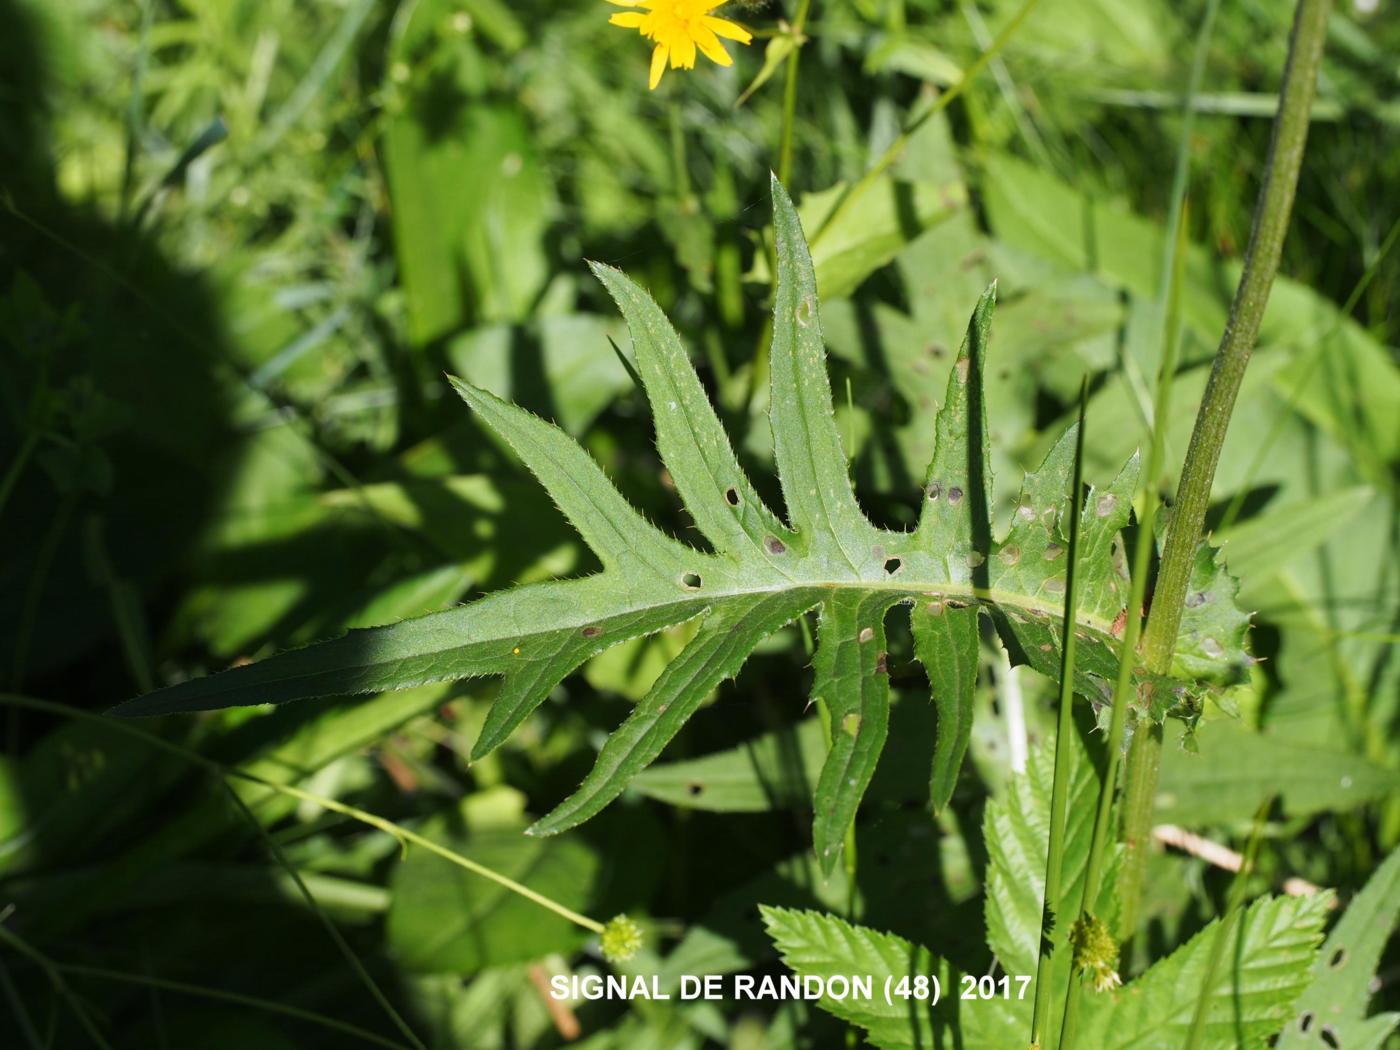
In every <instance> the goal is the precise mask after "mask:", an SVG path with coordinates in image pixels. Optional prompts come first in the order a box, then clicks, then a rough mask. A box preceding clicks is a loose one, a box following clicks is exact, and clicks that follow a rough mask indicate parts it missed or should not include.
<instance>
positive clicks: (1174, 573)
mask: <svg viewBox="0 0 1400 1050" xmlns="http://www.w3.org/2000/svg"><path fill="white" fill-rule="evenodd" d="M1331 6H1332V4H1331V0H1299V3H1298V9H1297V14H1296V15H1295V17H1294V22H1293V33H1292V36H1291V38H1290V40H1289V48H1288V61H1287V64H1286V65H1285V66H1284V73H1283V90H1282V92H1281V93H1280V104H1279V111H1278V116H1277V118H1276V119H1275V121H1274V130H1273V138H1272V141H1271V142H1270V144H1269V161H1268V169H1267V171H1266V173H1265V175H1264V185H1263V187H1262V188H1261V189H1260V193H1259V203H1258V206H1257V208H1256V209H1255V213H1254V225H1253V230H1252V231H1251V233H1250V238H1249V248H1248V250H1247V251H1246V253H1245V261H1244V272H1243V274H1242V275H1241V276H1240V283H1239V287H1238V288H1237V289H1236V292H1235V299H1234V302H1233V303H1232V304H1231V306H1230V316H1229V320H1228V321H1227V322H1226V324H1225V332H1224V334H1223V336H1222V337H1221V341H1220V348H1219V350H1218V351H1217V352H1216V356H1215V364H1214V365H1213V367H1212V368H1211V374H1210V380H1209V382H1208V383H1207V384H1206V391H1205V396H1204V397H1203V398H1202V400H1201V406H1200V409H1199V411H1198V413H1197V415H1196V426H1195V429H1194V430H1193V432H1192V434H1191V444H1190V446H1189V448H1188V449H1187V452H1186V462H1185V465H1184V467H1183V468H1182V473H1181V482H1180V484H1179V485H1178V487H1177V493H1176V506H1175V510H1174V512H1173V519H1172V523H1171V526H1170V528H1169V529H1168V531H1167V538H1166V544H1165V547H1164V550H1163V554H1162V563H1161V567H1160V570H1159V571H1158V574H1157V583H1156V588H1155V594H1154V596H1153V600H1152V612H1151V615H1150V616H1149V617H1148V621H1147V631H1146V635H1145V637H1144V639H1143V657H1144V662H1145V664H1146V666H1147V669H1148V670H1149V671H1152V672H1155V673H1158V674H1165V673H1167V672H1169V671H1170V670H1171V665H1172V656H1173V653H1174V652H1175V650H1176V636H1177V631H1178V630H1179V628H1180V626H1181V612H1182V608H1183V606H1184V603H1185V600H1186V587H1187V583H1188V582H1189V580H1190V577H1191V566H1192V563H1193V562H1194V560H1195V551H1196V545H1197V543H1198V541H1199V540H1200V536H1201V531H1202V527H1203V525H1204V523H1205V516H1206V510H1207V508H1208V507H1209V504H1210V490H1211V485H1212V483H1213V482H1214V480H1215V468H1216V466H1217V464H1218V463H1219V462H1220V450H1221V447H1222V446H1223V445H1224V443H1225V433H1226V430H1227V429H1228V428H1229V425H1230V414H1231V412H1232V411H1233V410H1234V406H1235V398H1236V396H1237V395H1238V394H1239V389H1240V383H1241V381H1242V380H1243V379H1244V372H1245V368H1246V366H1247V365H1248V364H1249V355H1250V352H1251V351H1252V350H1253V349H1254V342H1255V339H1256V338H1257V336H1258V334H1259V324H1260V322H1261V321H1262V319H1263V316H1264V307H1265V304H1266V303H1267V302H1268V298H1269V289H1270V288H1271V287H1272V285H1273V281H1274V276H1275V275H1276V274H1277V272H1278V264H1279V258H1280V255H1281V253H1282V250H1283V239H1284V235H1285V234H1286V232H1287V230H1288V220H1289V216H1290V214H1291V213H1292V210H1293V197H1294V193H1295V191H1296V189H1297V186H1298V172H1299V169H1300V168H1301V166H1302V161H1303V148H1304V146H1305V145H1306V143H1307V137H1308V123H1309V114H1310V112H1311V109H1312V100H1313V95H1314V93H1315V91H1316V86H1317V72H1318V67H1319V66H1320V65H1321V61H1322V49H1323V45H1324V43H1325V42H1326V39H1327V15H1328V12H1329V11H1330V10H1331ZM1161 763H1162V731H1161V728H1160V727H1157V728H1154V729H1153V730H1152V731H1151V732H1146V733H1138V734H1136V735H1135V736H1134V739H1133V745H1132V748H1131V749H1130V751H1129V753H1128V768H1127V784H1126V786H1125V791H1126V797H1125V812H1124V826H1123V841H1124V844H1125V846H1126V847H1127V854H1126V856H1125V858H1124V862H1123V869H1122V873H1121V875H1120V877H1119V894H1120V898H1121V901H1122V912H1121V916H1122V927H1123V930H1124V931H1125V932H1126V933H1128V934H1131V931H1132V930H1133V929H1134V928H1135V926H1136V923H1137V913H1138V903H1139V898H1140V897H1141V894H1142V883H1143V877H1144V875H1145V872H1146V865H1147V855H1148V851H1149V849H1150V841H1149V839H1150V833H1151V828H1152V808H1153V800H1154V796H1155V795H1156V791H1157V780H1158V777H1159V775H1160V772H1161Z"/></svg>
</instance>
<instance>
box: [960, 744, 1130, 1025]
mask: <svg viewBox="0 0 1400 1050" xmlns="http://www.w3.org/2000/svg"><path fill="white" fill-rule="evenodd" d="M1066 745H1067V746H1068V747H1069V748H1070V751H1071V766H1070V783H1069V801H1068V806H1067V810H1066V813H1067V817H1066V822H1065V845H1064V856H1063V861H1062V863H1063V867H1062V869H1061V872H1062V874H1061V884H1062V886H1063V893H1064V909H1065V913H1064V915H1063V916H1052V917H1051V920H1050V924H1049V925H1050V928H1049V929H1048V930H1046V931H1045V935H1046V936H1048V937H1049V938H1050V940H1051V942H1052V943H1053V944H1054V945H1055V946H1056V962H1055V966H1054V969H1053V970H1052V975H1053V976H1054V986H1055V987H1061V986H1063V983H1064V980H1065V979H1067V977H1068V974H1069V953H1068V952H1065V951H1061V950H1060V949H1061V948H1062V947H1063V946H1064V945H1065V943H1066V939H1067V937H1068V935H1069V924H1070V918H1069V917H1070V916H1074V915H1077V914H1078V913H1079V903H1080V899H1081V898H1082V896H1083V894H1084V874H1085V869H1086V867H1087V864H1088V860H1089V842H1090V839H1091V838H1092V836H1093V831H1094V813H1095V805H1096V802H1097V799H1098V795H1099V784H1100V778H1099V775H1098V772H1097V770H1096V769H1095V767H1094V765H1093V763H1092V762H1091V761H1090V758H1089V754H1088V751H1087V750H1086V749H1085V746H1084V743H1083V741H1082V740H1081V739H1080V736H1079V733H1077V732H1075V733H1071V734H1070V739H1069V740H1068V741H1065V742H1064V744H1063V745H1062V746H1066ZM1054 779H1055V752H1054V749H1053V748H1050V747H1041V748H1037V749H1036V750H1034V751H1032V752H1031V755H1030V757H1029V760H1028V761H1027V763H1026V770H1025V772H1024V773H1021V774H1018V775H1017V776H1015V777H1013V778H1012V779H1011V782H1010V784H1009V786H1008V790H1007V791H1006V794H1005V795H1004V796H1003V797H1001V798H998V799H993V800H992V801H991V802H989V803H988V804H987V812H986V815H985V817H984V819H983V832H982V834H983V840H984V842H985V843H986V847H987V858H988V866H987V944H988V946H989V947H991V949H992V951H993V952H995V953H996V956H997V959H998V960H999V961H1000V962H1001V965H1002V968H1003V969H1005V970H1006V972H1007V973H1013V974H1034V973H1035V972H1036V961H1037V959H1038V958H1039V948H1040V937H1041V913H1042V910H1043V907H1044V900H1045V861H1046V854H1047V852H1048V849H1049V841H1050V792H1051V786H1052V784H1053V783H1054ZM1118 857H1119V850H1118V849H1117V848H1115V849H1113V851H1112V852H1110V853H1109V856H1108V870H1107V873H1106V874H1105V875H1104V878H1103V890H1102V891H1101V892H1100V896H1099V899H1098V901H1097V902H1095V905H1094V907H1092V908H1091V909H1090V911H1091V912H1092V913H1093V914H1094V915H1096V916H1098V917H1099V918H1101V919H1103V920H1104V921H1105V922H1108V923H1109V925H1110V926H1111V925H1112V922H1113V919H1114V916H1115V914H1116V911H1117V909H1116V906H1115V903H1114V898H1113V886H1114V883H1115V873H1116V870H1117V864H1118ZM1062 919H1063V921H1061V920H1062ZM1050 1027H1051V1029H1052V1030H1053V1028H1054V1025H1053V1024H1052V1025H1051V1026H1050Z"/></svg>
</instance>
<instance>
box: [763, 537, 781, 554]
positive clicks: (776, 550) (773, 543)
mask: <svg viewBox="0 0 1400 1050" xmlns="http://www.w3.org/2000/svg"><path fill="white" fill-rule="evenodd" d="M763 546H764V548H765V549H766V550H767V551H768V553H769V554H784V553H786V552H787V544H786V543H784V542H783V541H782V540H780V539H778V537H776V536H769V537H768V538H767V539H766V540H764V541H763Z"/></svg>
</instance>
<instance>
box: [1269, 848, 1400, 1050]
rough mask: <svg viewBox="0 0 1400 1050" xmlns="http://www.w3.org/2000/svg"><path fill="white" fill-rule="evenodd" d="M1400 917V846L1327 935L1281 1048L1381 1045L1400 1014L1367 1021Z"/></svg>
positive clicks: (1351, 1049) (1358, 1049)
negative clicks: (1376, 980)
mask: <svg viewBox="0 0 1400 1050" xmlns="http://www.w3.org/2000/svg"><path fill="white" fill-rule="evenodd" d="M1397 917H1400V849H1397V850H1394V851H1393V852H1392V853H1391V854H1390V856H1389V857H1387V858H1386V861H1385V863H1384V864H1382V865H1381V866H1380V867H1379V868H1377V869H1376V873H1375V874H1374V875H1372V876H1371V877H1370V879H1368V880H1367V882H1366V885H1365V886H1364V887H1363V888H1362V890H1361V892H1360V893H1358V894H1357V895H1356V896H1355V897H1354V898H1353V899H1352V902H1351V903H1350V904H1348V905H1347V910H1346V912H1345V914H1343V915H1342V918H1341V920H1340V921H1339V922H1338V923H1337V925H1336V926H1335V927H1334V928H1333V930H1332V932H1331V933H1330V934H1328V935H1327V940H1326V941H1325V942H1324V943H1323V945H1322V951H1320V952H1319V953H1318V956H1317V961H1316V962H1315V963H1313V968H1312V982H1311V983H1310V984H1309V985H1308V987H1307V989H1306V990H1305V991H1304V992H1303V994H1302V995H1301V996H1300V997H1299V999H1298V1003H1297V1005H1296V1006H1295V1007H1294V1009H1293V1019H1292V1020H1291V1021H1290V1022H1289V1024H1288V1026H1287V1027H1286V1028H1285V1029H1284V1030H1283V1035H1282V1036H1281V1037H1280V1038H1279V1041H1278V1050H1306V1048H1311V1047H1320V1046H1326V1045H1327V1044H1326V1043H1325V1042H1324V1041H1323V1033H1324V1032H1329V1031H1330V1033H1331V1037H1332V1045H1333V1046H1344V1047H1346V1048H1347V1050H1371V1048H1375V1047H1379V1046H1381V1044H1382V1043H1384V1041H1385V1039H1386V1037H1387V1036H1389V1034H1390V1033H1391V1032H1393V1031H1394V1030H1395V1028H1396V1026H1397V1025H1400V1014H1395V1013H1390V1014H1381V1015H1379V1016H1376V1017H1372V1018H1370V1019H1369V1020H1368V1019H1366V1006H1367V1004H1368V1003H1369V1002H1370V1000H1371V987H1372V980H1373V978H1374V976H1375V973H1376V965H1377V963H1379V962H1380V957H1381V951H1382V950H1383V949H1384V948H1385V945H1386V942H1387V941H1389V940H1390V935H1391V933H1392V932H1393V931H1394V929H1395V922H1396V919H1397Z"/></svg>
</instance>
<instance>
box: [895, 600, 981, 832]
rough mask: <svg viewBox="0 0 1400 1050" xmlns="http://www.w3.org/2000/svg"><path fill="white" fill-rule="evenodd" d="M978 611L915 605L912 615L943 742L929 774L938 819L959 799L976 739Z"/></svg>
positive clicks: (939, 739) (935, 752) (916, 650)
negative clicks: (967, 758) (964, 767)
mask: <svg viewBox="0 0 1400 1050" xmlns="http://www.w3.org/2000/svg"><path fill="white" fill-rule="evenodd" d="M977 613H978V610H977V607H976V606H975V605H971V606H967V607H965V608H955V607H952V606H949V605H948V604H947V603H946V602H936V601H933V602H915V603H914V608H913V610H912V612H911V613H910V614H909V619H910V624H911V626H912V628H913V632H914V653H915V655H916V656H918V658H919V662H920V663H921V664H923V665H924V671H925V673H926V674H927V675H928V680H929V686H930V687H931V688H932V690H933V703H934V706H935V707H936V708H937V710H938V736H937V738H936V739H935V741H934V747H933V768H932V769H931V770H930V772H929V788H928V797H929V804H930V805H931V806H932V807H933V810H934V812H935V813H937V812H938V811H939V810H941V809H942V808H943V807H944V806H946V805H947V804H948V800H949V799H951V798H952V797H953V787H954V785H956V784H957V781H958V771H959V770H960V769H961V768H962V762H963V756H964V755H966V754H967V745H968V741H970V740H971V739H972V701H973V693H974V689H975V687H976V685H977V648H978V647H977Z"/></svg>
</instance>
